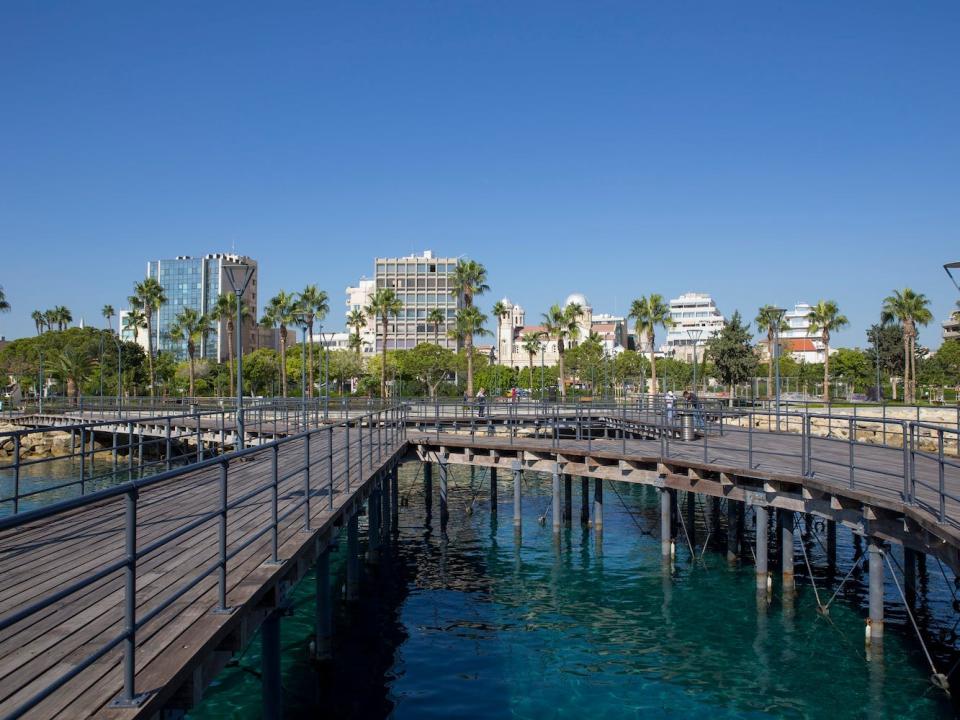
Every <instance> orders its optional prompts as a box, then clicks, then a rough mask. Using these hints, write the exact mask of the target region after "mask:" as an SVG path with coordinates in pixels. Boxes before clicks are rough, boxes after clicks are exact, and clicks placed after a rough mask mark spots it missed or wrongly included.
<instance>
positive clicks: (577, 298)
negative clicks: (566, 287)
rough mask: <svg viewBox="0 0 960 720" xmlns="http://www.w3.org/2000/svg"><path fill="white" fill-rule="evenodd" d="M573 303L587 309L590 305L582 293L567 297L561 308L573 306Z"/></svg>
mask: <svg viewBox="0 0 960 720" xmlns="http://www.w3.org/2000/svg"><path fill="white" fill-rule="evenodd" d="M574 303H576V304H577V305H579V306H580V307H582V308H585V307H589V305H590V304H589V303H588V302H587V298H586V297H584V295H583V293H571V294H570V295H568V296H567V299H566V302H564V303H563V306H564V307H567V305H573V304H574Z"/></svg>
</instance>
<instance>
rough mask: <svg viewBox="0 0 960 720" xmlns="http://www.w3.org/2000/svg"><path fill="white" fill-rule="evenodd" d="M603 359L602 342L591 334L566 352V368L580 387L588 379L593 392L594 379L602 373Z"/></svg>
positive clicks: (595, 335)
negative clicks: (576, 379) (577, 380)
mask: <svg viewBox="0 0 960 720" xmlns="http://www.w3.org/2000/svg"><path fill="white" fill-rule="evenodd" d="M603 358H604V353H603V342H602V341H601V340H600V336H599V335H598V334H597V333H594V332H591V333H590V335H589V336H587V338H586V339H585V340H584V341H583V342H581V343H579V344H577V345H576V346H575V347H573V348H571V349H569V350H567V368H568V369H569V370H570V371H571V373H572V374H573V375H574V376H575V377H577V378H578V379H579V380H580V383H581V385H583V384H584V383H585V382H586V380H587V378H589V379H590V390H591V392H593V391H594V385H595V381H596V377H597V375H600V374H602V372H603Z"/></svg>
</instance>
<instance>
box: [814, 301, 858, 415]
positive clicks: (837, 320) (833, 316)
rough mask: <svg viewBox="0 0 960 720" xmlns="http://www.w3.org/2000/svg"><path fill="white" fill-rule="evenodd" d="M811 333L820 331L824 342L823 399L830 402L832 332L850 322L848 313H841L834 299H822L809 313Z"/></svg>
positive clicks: (821, 339)
mask: <svg viewBox="0 0 960 720" xmlns="http://www.w3.org/2000/svg"><path fill="white" fill-rule="evenodd" d="M807 319H808V320H809V322H810V333H811V334H814V335H815V334H817V333H820V341H821V342H822V343H823V401H824V402H825V403H828V402H830V333H833V332H835V331H837V330H839V329H840V328H842V327H845V326H846V325H848V324H849V321H848V320H847V317H846V315H841V314H840V308H838V307H837V304H836V303H835V302H834V301H833V300H821V301H820V302H818V303H817V304H816V305H814V306H813V308H812V309H811V310H810V314H809V315H807Z"/></svg>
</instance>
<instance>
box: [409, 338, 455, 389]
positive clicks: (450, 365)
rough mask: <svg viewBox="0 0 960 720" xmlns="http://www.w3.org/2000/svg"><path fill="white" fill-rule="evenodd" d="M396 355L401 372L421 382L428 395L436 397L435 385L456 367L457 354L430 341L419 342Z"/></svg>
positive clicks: (437, 385)
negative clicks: (410, 348)
mask: <svg viewBox="0 0 960 720" xmlns="http://www.w3.org/2000/svg"><path fill="white" fill-rule="evenodd" d="M398 355H399V358H398V359H399V363H398V364H399V367H400V370H401V372H402V373H403V374H404V375H408V376H410V377H413V378H415V379H417V380H419V381H420V382H421V383H423V384H424V385H425V386H426V387H427V391H428V393H429V395H430V397H436V395H437V387H439V385H440V383H442V382H443V381H444V379H445V378H446V377H447V376H448V375H450V374H452V373H453V371H454V370H456V369H457V354H456V353H455V352H453V351H452V350H448V349H447V348H442V347H440V346H439V345H434V344H431V343H420V344H419V345H417V346H416V347H415V348H413V349H412V350H407V351H405V352H403V353H398Z"/></svg>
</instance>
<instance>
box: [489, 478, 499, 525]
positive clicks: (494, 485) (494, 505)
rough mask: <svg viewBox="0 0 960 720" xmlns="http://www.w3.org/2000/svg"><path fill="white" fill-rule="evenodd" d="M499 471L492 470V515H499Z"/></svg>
mask: <svg viewBox="0 0 960 720" xmlns="http://www.w3.org/2000/svg"><path fill="white" fill-rule="evenodd" d="M497 502H498V500H497V469H496V468H495V467H492V468H490V514H491V515H496V514H497Z"/></svg>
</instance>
